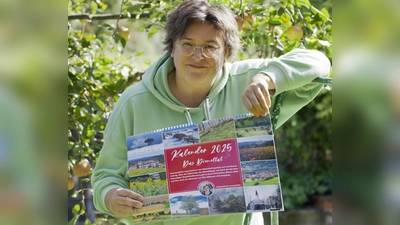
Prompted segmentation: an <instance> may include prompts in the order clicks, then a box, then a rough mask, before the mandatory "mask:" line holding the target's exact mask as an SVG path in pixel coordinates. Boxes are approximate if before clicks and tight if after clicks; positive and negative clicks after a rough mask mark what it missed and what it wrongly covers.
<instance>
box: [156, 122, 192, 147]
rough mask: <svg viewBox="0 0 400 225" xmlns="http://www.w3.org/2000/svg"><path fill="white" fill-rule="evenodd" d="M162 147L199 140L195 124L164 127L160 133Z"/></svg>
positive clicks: (181, 144)
mask: <svg viewBox="0 0 400 225" xmlns="http://www.w3.org/2000/svg"><path fill="white" fill-rule="evenodd" d="M162 138H163V143H164V149H167V148H173V147H178V146H183V145H189V144H196V143H199V142H200V136H199V128H198V127H197V125H195V124H191V125H185V126H178V127H174V128H169V129H165V130H164V131H163V133H162Z"/></svg>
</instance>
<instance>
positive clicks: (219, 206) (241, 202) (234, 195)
mask: <svg viewBox="0 0 400 225" xmlns="http://www.w3.org/2000/svg"><path fill="white" fill-rule="evenodd" d="M208 205H209V208H210V215H217V214H225V213H239V212H246V206H245V199H244V193H243V187H237V188H222V189H215V190H214V193H213V194H212V195H211V196H210V197H208Z"/></svg>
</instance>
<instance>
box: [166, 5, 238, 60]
mask: <svg viewBox="0 0 400 225" xmlns="http://www.w3.org/2000/svg"><path fill="white" fill-rule="evenodd" d="M204 21H208V22H210V23H211V24H212V25H213V26H214V28H215V29H216V30H217V31H218V32H219V33H220V34H221V36H222V37H223V39H224V42H225V46H224V48H225V59H229V58H231V57H232V56H236V54H237V53H238V51H239V49H240V48H241V45H240V38H239V31H238V27H237V23H236V20H235V16H234V15H233V13H232V11H231V10H230V9H229V8H228V7H226V6H224V5H212V4H210V3H209V2H208V1H206V0H186V1H184V2H182V3H181V4H180V5H179V6H178V8H176V9H175V10H173V11H171V12H170V13H168V16H167V23H166V25H165V32H166V35H165V39H164V44H165V45H166V46H165V50H167V51H168V53H169V54H171V52H172V50H173V48H174V43H175V41H176V40H178V39H179V38H180V37H181V36H182V35H183V33H184V32H185V30H186V28H187V26H189V25H190V24H191V23H193V22H204Z"/></svg>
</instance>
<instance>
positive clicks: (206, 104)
mask: <svg viewBox="0 0 400 225" xmlns="http://www.w3.org/2000/svg"><path fill="white" fill-rule="evenodd" d="M204 115H206V120H210V119H211V113H210V98H209V97H208V96H207V98H206V101H205V102H204Z"/></svg>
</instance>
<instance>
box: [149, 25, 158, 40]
mask: <svg viewBox="0 0 400 225" xmlns="http://www.w3.org/2000/svg"><path fill="white" fill-rule="evenodd" d="M158 31H159V29H158V28H155V27H152V28H151V29H150V30H149V33H148V35H147V38H148V39H150V38H151V37H153V35H154V34H156V33H157V32H158Z"/></svg>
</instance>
